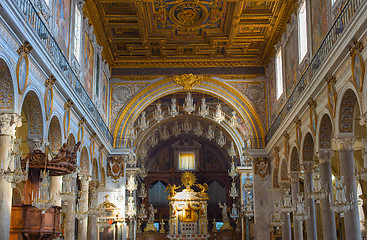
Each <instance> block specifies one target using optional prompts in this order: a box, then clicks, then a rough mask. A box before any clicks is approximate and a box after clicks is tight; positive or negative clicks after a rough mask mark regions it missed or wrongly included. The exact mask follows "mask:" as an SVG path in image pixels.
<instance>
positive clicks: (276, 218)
mask: <svg viewBox="0 0 367 240" xmlns="http://www.w3.org/2000/svg"><path fill="white" fill-rule="evenodd" d="M283 224H284V220H283V217H282V212H281V211H280V207H279V204H278V203H276V204H275V210H274V213H273V215H272V217H271V225H272V226H273V227H276V228H279V227H281V226H283Z"/></svg>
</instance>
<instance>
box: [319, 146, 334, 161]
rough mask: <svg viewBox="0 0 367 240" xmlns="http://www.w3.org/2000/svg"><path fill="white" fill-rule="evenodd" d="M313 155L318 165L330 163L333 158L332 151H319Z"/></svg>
mask: <svg viewBox="0 0 367 240" xmlns="http://www.w3.org/2000/svg"><path fill="white" fill-rule="evenodd" d="M315 155H316V156H317V157H318V158H319V161H320V163H324V162H330V159H331V158H332V157H333V156H334V151H333V150H332V149H320V150H319V151H318V152H317V153H315Z"/></svg>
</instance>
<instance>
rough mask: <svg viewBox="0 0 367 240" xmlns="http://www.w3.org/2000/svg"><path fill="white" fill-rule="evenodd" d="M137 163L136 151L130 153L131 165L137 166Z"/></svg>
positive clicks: (128, 161)
mask: <svg viewBox="0 0 367 240" xmlns="http://www.w3.org/2000/svg"><path fill="white" fill-rule="evenodd" d="M136 163H137V159H136V154H135V153H134V152H131V153H129V156H128V158H127V164H128V165H129V166H135V165H136Z"/></svg>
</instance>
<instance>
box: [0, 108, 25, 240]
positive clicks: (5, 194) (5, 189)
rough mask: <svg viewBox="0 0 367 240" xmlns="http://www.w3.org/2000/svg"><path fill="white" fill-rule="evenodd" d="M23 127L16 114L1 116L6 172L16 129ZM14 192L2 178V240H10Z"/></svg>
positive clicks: (0, 156) (0, 160) (1, 160)
mask: <svg viewBox="0 0 367 240" xmlns="http://www.w3.org/2000/svg"><path fill="white" fill-rule="evenodd" d="M21 125H22V121H21V117H20V116H19V115H18V114H15V113H1V114H0V166H1V168H2V169H1V170H6V169H7V168H8V165H9V161H8V159H9V158H8V154H9V150H10V149H12V146H11V141H12V138H14V137H15V129H16V128H17V127H20V126H21ZM12 196H13V191H12V189H11V184H10V183H8V182H7V181H5V179H3V178H0V236H1V238H0V239H9V235H10V217H11V204H12Z"/></svg>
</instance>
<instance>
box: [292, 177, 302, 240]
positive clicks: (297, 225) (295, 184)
mask: <svg viewBox="0 0 367 240" xmlns="http://www.w3.org/2000/svg"><path fill="white" fill-rule="evenodd" d="M291 191H292V203H293V205H295V203H296V202H297V195H298V193H299V173H298V172H292V173H291ZM293 231H294V239H297V240H302V239H303V231H302V222H301V221H299V220H297V219H296V218H295V217H294V214H293Z"/></svg>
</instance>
